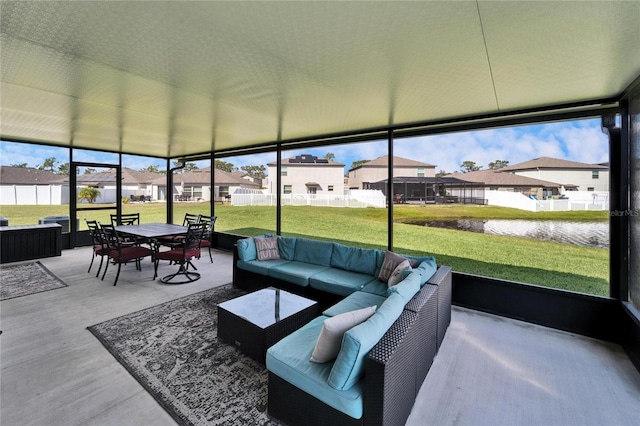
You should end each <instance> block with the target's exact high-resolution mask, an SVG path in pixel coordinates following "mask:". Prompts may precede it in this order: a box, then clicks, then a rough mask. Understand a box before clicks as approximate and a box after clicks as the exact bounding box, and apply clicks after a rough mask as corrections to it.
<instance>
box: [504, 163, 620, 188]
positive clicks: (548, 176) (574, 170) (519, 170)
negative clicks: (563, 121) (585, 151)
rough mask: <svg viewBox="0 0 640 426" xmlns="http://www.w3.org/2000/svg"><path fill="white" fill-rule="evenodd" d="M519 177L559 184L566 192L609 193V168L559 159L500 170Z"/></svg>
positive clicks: (515, 165)
mask: <svg viewBox="0 0 640 426" xmlns="http://www.w3.org/2000/svg"><path fill="white" fill-rule="evenodd" d="M500 172H511V173H514V174H516V175H519V176H526V177H530V178H534V179H541V180H545V181H550V182H557V183H559V184H561V185H562V187H563V188H562V190H561V192H564V191H565V190H567V191H571V190H577V191H596V192H598V191H599V192H604V191H609V167H608V166H607V165H601V164H588V163H580V162H577V161H569V160H562V159H559V158H551V157H540V158H534V159H533V160H529V161H525V162H523V163H518V164H514V165H511V166H508V167H505V168H502V169H500Z"/></svg>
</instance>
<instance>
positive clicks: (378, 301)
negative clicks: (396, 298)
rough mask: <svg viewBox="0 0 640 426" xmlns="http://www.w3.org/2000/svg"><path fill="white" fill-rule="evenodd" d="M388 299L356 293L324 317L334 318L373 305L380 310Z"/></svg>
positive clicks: (326, 311)
mask: <svg viewBox="0 0 640 426" xmlns="http://www.w3.org/2000/svg"><path fill="white" fill-rule="evenodd" d="M378 282H380V281H378ZM386 299H387V297H386V295H385V296H384V297H383V296H379V295H377V294H371V293H366V292H364V291H356V292H355V293H351V294H350V295H349V296H347V297H345V298H344V299H342V300H341V301H339V302H338V303H336V304H335V305H333V306H331V307H330V308H328V309H326V310H325V311H324V312H323V313H322V315H324V316H327V317H332V316H335V315H339V314H342V313H344V312H349V311H354V310H356V309H362V308H366V307H367V306H373V305H376V306H377V307H378V308H379V307H380V305H382V303H383V302H384V301H385V300H386Z"/></svg>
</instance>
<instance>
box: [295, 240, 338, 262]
mask: <svg viewBox="0 0 640 426" xmlns="http://www.w3.org/2000/svg"><path fill="white" fill-rule="evenodd" d="M332 252H333V243H331V242H328V241H317V240H308V239H306V238H298V239H296V247H295V251H294V256H293V260H297V261H298V262H305V263H313V264H314V265H322V266H331V253H332Z"/></svg>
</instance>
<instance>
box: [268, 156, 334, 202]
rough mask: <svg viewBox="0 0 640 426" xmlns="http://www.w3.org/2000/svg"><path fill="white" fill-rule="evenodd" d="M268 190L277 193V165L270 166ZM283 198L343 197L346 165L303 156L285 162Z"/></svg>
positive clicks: (282, 173) (274, 163) (284, 160)
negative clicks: (321, 195)
mask: <svg viewBox="0 0 640 426" xmlns="http://www.w3.org/2000/svg"><path fill="white" fill-rule="evenodd" d="M267 167H268V173H269V175H268V176H267V181H266V182H267V184H266V186H267V189H268V192H269V193H270V194H275V193H277V189H278V188H277V180H276V177H277V163H276V162H272V163H269V164H267ZM280 170H281V173H280V176H281V185H282V193H283V194H337V195H341V196H342V195H344V164H342V163H338V162H335V161H333V160H327V159H325V158H318V157H317V156H315V155H309V154H302V155H296V156H295V157H290V158H285V159H283V160H282V165H281V169H280Z"/></svg>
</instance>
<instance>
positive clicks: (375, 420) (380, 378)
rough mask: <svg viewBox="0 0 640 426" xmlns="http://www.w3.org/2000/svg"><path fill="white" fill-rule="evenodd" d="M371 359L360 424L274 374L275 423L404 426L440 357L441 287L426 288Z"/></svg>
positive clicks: (271, 409)
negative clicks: (434, 361) (437, 357)
mask: <svg viewBox="0 0 640 426" xmlns="http://www.w3.org/2000/svg"><path fill="white" fill-rule="evenodd" d="M416 296H417V297H416V298H414V299H413V300H412V301H413V302H415V303H414V307H415V308H417V312H413V311H411V310H407V309H405V310H404V311H403V312H402V314H401V315H400V317H399V318H398V319H397V320H396V321H395V322H394V324H393V325H392V326H391V328H390V329H389V330H388V331H387V332H386V333H385V335H384V336H383V337H382V339H380V341H379V342H378V343H377V344H376V346H374V347H373V349H372V350H371V351H370V352H369V354H368V355H367V358H366V359H365V372H364V377H363V378H362V380H364V381H365V383H364V388H365V392H364V405H363V416H362V418H360V419H354V418H352V417H350V416H348V415H346V414H344V413H342V412H340V411H338V410H336V409H334V408H332V407H330V406H328V405H327V404H325V403H323V402H322V401H320V400H318V399H316V398H315V397H313V396H312V395H309V394H307V393H306V392H304V391H303V390H301V389H299V388H297V387H296V386H294V385H292V384H291V383H289V382H287V381H286V380H283V379H281V378H280V377H278V376H276V375H275V374H273V373H271V372H269V405H268V413H269V416H270V417H273V418H275V419H277V420H278V421H281V422H283V423H285V424H288V425H310V426H334V425H344V426H350V425H367V426H369V425H403V424H405V422H406V420H407V418H408V417H409V414H410V413H411V409H412V408H413V403H414V401H415V399H416V396H417V395H418V392H419V390H420V387H421V386H422V382H423V381H424V379H425V378H426V376H427V373H428V372H429V368H430V367H431V364H432V363H433V358H434V357H435V356H436V352H437V327H436V323H437V298H438V287H436V286H433V285H429V284H427V285H425V286H424V288H423V289H422V290H421V291H420V293H418V295H416Z"/></svg>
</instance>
